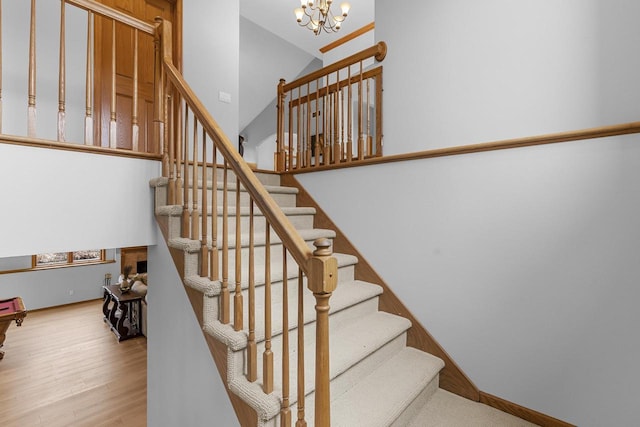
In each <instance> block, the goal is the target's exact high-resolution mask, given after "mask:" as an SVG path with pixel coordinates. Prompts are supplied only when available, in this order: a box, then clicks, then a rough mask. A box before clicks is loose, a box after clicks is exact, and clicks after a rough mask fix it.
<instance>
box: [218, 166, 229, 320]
mask: <svg viewBox="0 0 640 427" xmlns="http://www.w3.org/2000/svg"><path fill="white" fill-rule="evenodd" d="M227 170H228V165H227V161H226V160H225V162H224V171H223V180H224V182H223V183H222V187H223V190H222V288H221V290H220V322H222V323H224V324H225V325H226V324H228V323H229V322H230V320H231V313H229V309H230V305H231V301H230V296H229V200H228V191H227V190H228V185H227Z"/></svg>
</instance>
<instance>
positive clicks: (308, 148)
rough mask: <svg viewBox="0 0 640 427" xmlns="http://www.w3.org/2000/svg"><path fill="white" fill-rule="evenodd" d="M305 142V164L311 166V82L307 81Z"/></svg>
mask: <svg viewBox="0 0 640 427" xmlns="http://www.w3.org/2000/svg"><path fill="white" fill-rule="evenodd" d="M306 142H307V144H306V150H305V157H306V161H305V166H306V167H311V83H310V82H309V83H307V141H306Z"/></svg>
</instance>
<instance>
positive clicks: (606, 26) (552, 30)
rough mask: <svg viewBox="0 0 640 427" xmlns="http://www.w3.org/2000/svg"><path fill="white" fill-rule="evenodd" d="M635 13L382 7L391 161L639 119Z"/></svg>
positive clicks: (432, 0)
mask: <svg viewBox="0 0 640 427" xmlns="http://www.w3.org/2000/svg"><path fill="white" fill-rule="evenodd" d="M638 13H640V3H638V2H633V1H628V0H612V1H607V0H567V1H562V2H557V1H553V0H541V1H533V0H527V1H519V2H512V1H508V0H488V1H483V2H468V1H461V0H456V1H442V0H429V1H423V2H418V3H417V4H414V3H407V2H403V3H400V4H399V3H398V2H394V1H390V0H377V1H376V40H384V41H386V42H387V44H388V47H389V53H388V55H387V58H386V60H385V61H384V63H383V65H384V73H385V75H384V89H385V91H384V100H385V108H384V114H385V123H384V136H385V138H384V141H385V153H386V154H393V153H406V152H411V151H418V150H425V149H430V148H438V147H446V146H452V145H463V144H470V143H477V142H485V141H492V140H498V139H504V138H514V137H522V136H531V135H537V134H544V133H549V132H559V131H566V130H572V129H582V128H588V127H594V126H601V125H608V124H616V123H622V122H628V121H634V120H637V118H638V116H639V115H640V103H638V102H637V100H638V99H639V98H640V80H639V79H637V78H635V76H637V75H638V74H639V73H640V56H638V55H629V47H630V46H637V44H638V41H639V40H640V26H638V25H635V22H634V20H633V16H635V15H637V14H638ZM409 64H410V65H409ZM418 70H419V71H418ZM387 106H388V107H387ZM399 106H402V108H398V107H399Z"/></svg>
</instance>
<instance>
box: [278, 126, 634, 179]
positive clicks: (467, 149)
mask: <svg viewBox="0 0 640 427" xmlns="http://www.w3.org/2000/svg"><path fill="white" fill-rule="evenodd" d="M634 133H640V122H629V123H621V124H616V125H609V126H601V127H595V128H587V129H580V130H572V131H567V132H558V133H550V134H544V135H535V136H528V137H523V138H513V139H504V140H499V141H492V142H483V143H478V144H469V145H459V146H455V147H446V148H437V149H434V150H426V151H416V152H413V153H403V154H394V155H390V156H382V157H372V158H366V159H363V160H361V161H359V162H357V163H356V162H353V163H338V164H331V165H320V166H318V167H315V168H313V169H304V168H302V169H293V170H291V171H287V172H283V174H289V173H292V174H299V173H308V172H319V171H323V170H334V169H341V168H349V167H359V166H371V165H379V164H384V163H394V162H405V161H408V160H420V159H431V158H435V157H447V156H457V155H460V154H473V153H481V152H485V151H497V150H507V149H511V148H522V147H532V146H536V145H546V144H557V143H561V142H571V141H582V140H588V139H596V138H606V137H609V136H619V135H629V134H634Z"/></svg>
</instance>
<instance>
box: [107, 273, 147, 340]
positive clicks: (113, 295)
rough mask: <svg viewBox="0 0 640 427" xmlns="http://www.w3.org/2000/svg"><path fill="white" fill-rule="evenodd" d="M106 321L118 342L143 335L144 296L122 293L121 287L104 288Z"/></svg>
mask: <svg viewBox="0 0 640 427" xmlns="http://www.w3.org/2000/svg"><path fill="white" fill-rule="evenodd" d="M102 289H104V302H103V304H102V313H103V314H104V321H105V322H106V323H107V324H108V325H109V326H110V327H111V330H112V331H113V333H114V334H115V335H116V337H118V341H124V340H128V339H129V338H135V337H138V336H140V335H142V296H140V295H138V294H136V293H135V292H133V291H129V292H126V293H122V291H121V290H120V286H119V285H108V286H103V287H102Z"/></svg>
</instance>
